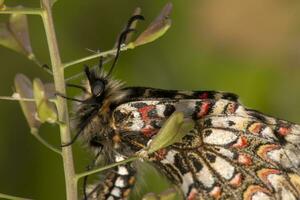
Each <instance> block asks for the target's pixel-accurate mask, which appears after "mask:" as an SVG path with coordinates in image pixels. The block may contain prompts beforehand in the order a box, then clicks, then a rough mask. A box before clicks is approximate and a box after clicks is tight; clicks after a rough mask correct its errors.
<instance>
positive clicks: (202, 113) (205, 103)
mask: <svg viewBox="0 0 300 200" xmlns="http://www.w3.org/2000/svg"><path fill="white" fill-rule="evenodd" d="M210 107H211V102H209V101H203V102H202V104H201V106H200V110H199V112H198V113H197V117H198V118H201V117H204V116H205V115H207V113H208V112H209V109H210Z"/></svg>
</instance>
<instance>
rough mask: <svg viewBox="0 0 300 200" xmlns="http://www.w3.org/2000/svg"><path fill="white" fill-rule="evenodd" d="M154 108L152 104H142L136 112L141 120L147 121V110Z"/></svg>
mask: <svg viewBox="0 0 300 200" xmlns="http://www.w3.org/2000/svg"><path fill="white" fill-rule="evenodd" d="M153 109H155V106H154V105H148V106H144V107H141V108H139V109H138V112H139V113H140V114H141V118H142V120H143V121H148V120H149V116H148V113H149V111H151V110H153Z"/></svg>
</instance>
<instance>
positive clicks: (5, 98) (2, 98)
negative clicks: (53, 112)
mask: <svg viewBox="0 0 300 200" xmlns="http://www.w3.org/2000/svg"><path fill="white" fill-rule="evenodd" d="M0 100H8V101H28V102H35V99H31V98H23V97H12V96H0ZM47 100H48V101H50V102H52V103H56V99H47Z"/></svg>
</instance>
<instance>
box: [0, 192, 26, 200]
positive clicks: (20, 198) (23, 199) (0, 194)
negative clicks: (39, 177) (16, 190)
mask: <svg viewBox="0 0 300 200" xmlns="http://www.w3.org/2000/svg"><path fill="white" fill-rule="evenodd" d="M0 198H1V199H9V200H32V199H28V198H22V197H16V196H12V195H8V194H2V193H0Z"/></svg>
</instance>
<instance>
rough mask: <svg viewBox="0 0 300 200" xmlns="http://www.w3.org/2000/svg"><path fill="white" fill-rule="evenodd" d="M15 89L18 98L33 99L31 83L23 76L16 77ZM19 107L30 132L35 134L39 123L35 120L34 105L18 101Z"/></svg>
mask: <svg viewBox="0 0 300 200" xmlns="http://www.w3.org/2000/svg"><path fill="white" fill-rule="evenodd" d="M15 87H16V91H17V93H18V94H19V97H20V98H33V91H32V83H31V81H30V80H29V79H28V78H27V77H26V76H25V75H23V74H17V75H16V77H15ZM20 105H21V108H22V111H23V113H24V115H25V118H26V120H27V123H28V124H29V127H30V128H31V132H37V130H38V128H39V127H40V125H41V123H40V122H39V121H38V120H37V119H36V115H37V111H36V105H35V103H34V102H25V101H20Z"/></svg>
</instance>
